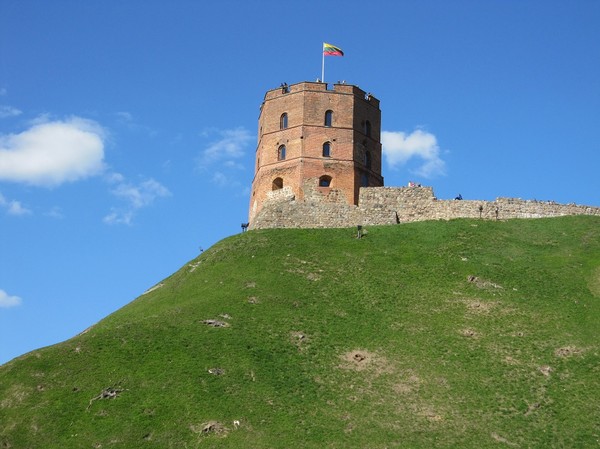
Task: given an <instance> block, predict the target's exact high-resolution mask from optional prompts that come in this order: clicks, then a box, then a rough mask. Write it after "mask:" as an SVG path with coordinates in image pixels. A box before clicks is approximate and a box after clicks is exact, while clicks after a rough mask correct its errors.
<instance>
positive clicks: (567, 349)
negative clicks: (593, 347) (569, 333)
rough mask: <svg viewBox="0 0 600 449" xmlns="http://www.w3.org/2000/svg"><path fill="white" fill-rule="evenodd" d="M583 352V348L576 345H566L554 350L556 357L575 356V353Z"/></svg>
mask: <svg viewBox="0 0 600 449" xmlns="http://www.w3.org/2000/svg"><path fill="white" fill-rule="evenodd" d="M582 353H583V349H580V348H577V347H575V346H564V347H562V348H558V349H557V350H556V351H554V355H555V356H556V357H563V358H565V357H573V356H575V355H580V354H582Z"/></svg>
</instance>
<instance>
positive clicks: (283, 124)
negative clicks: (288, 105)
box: [279, 112, 288, 129]
mask: <svg viewBox="0 0 600 449" xmlns="http://www.w3.org/2000/svg"><path fill="white" fill-rule="evenodd" d="M287 127H288V117H287V112H284V113H283V114H281V117H280V119H279V129H286V128H287Z"/></svg>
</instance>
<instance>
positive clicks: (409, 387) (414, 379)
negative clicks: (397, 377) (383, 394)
mask: <svg viewBox="0 0 600 449" xmlns="http://www.w3.org/2000/svg"><path fill="white" fill-rule="evenodd" d="M420 386H421V379H420V378H419V377H418V376H416V375H414V374H413V375H410V376H409V377H408V378H406V379H405V380H403V381H402V382H398V383H396V384H394V386H393V387H392V389H393V390H394V391H395V392H396V393H398V394H408V393H412V392H413V391H416V390H418V389H419V387H420Z"/></svg>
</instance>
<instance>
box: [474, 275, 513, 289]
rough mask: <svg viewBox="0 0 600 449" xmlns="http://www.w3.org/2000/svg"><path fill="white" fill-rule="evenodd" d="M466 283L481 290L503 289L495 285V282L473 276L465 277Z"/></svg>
mask: <svg viewBox="0 0 600 449" xmlns="http://www.w3.org/2000/svg"><path fill="white" fill-rule="evenodd" d="M467 282H469V283H471V284H475V286H476V287H477V288H481V289H492V288H504V287H502V286H501V285H499V284H496V283H495V282H492V281H488V280H487V279H481V278H479V277H477V276H473V275H469V276H467Z"/></svg>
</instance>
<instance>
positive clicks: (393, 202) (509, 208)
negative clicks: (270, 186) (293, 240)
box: [250, 180, 600, 229]
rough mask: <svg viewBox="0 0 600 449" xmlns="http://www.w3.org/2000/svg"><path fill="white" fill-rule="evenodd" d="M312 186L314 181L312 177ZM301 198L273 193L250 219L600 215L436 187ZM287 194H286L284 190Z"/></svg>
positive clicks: (265, 222) (332, 223) (313, 221)
mask: <svg viewBox="0 0 600 449" xmlns="http://www.w3.org/2000/svg"><path fill="white" fill-rule="evenodd" d="M307 184H313V185H316V184H315V183H314V180H307ZM305 189H306V190H305V192H308V194H305V198H304V200H302V201H298V200H296V198H295V197H294V196H293V194H291V193H290V192H289V191H288V192H287V194H280V195H271V196H270V197H269V198H268V199H267V201H265V203H264V204H263V208H262V209H261V210H260V212H259V213H258V215H257V216H256V217H255V218H254V220H253V221H252V222H251V223H250V228H251V229H262V228H341V227H352V226H356V225H385V224H397V223H408V222H413V221H423V220H450V219H453V218H482V219H488V220H496V219H499V220H505V219H509V218H542V217H558V216H563V215H597V216H600V208H599V207H591V206H581V205H577V204H559V203H555V202H550V201H535V200H522V199H517V198H497V199H496V200H495V201H477V200H438V199H437V198H436V197H435V195H434V193H433V188H431V187H362V188H361V189H360V195H359V203H358V206H352V205H348V204H347V203H345V202H344V201H340V200H339V195H338V194H337V193H338V192H336V191H335V189H330V190H327V191H326V192H325V191H321V190H319V189H318V188H313V189H309V188H308V187H305ZM282 193H283V192H282Z"/></svg>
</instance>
